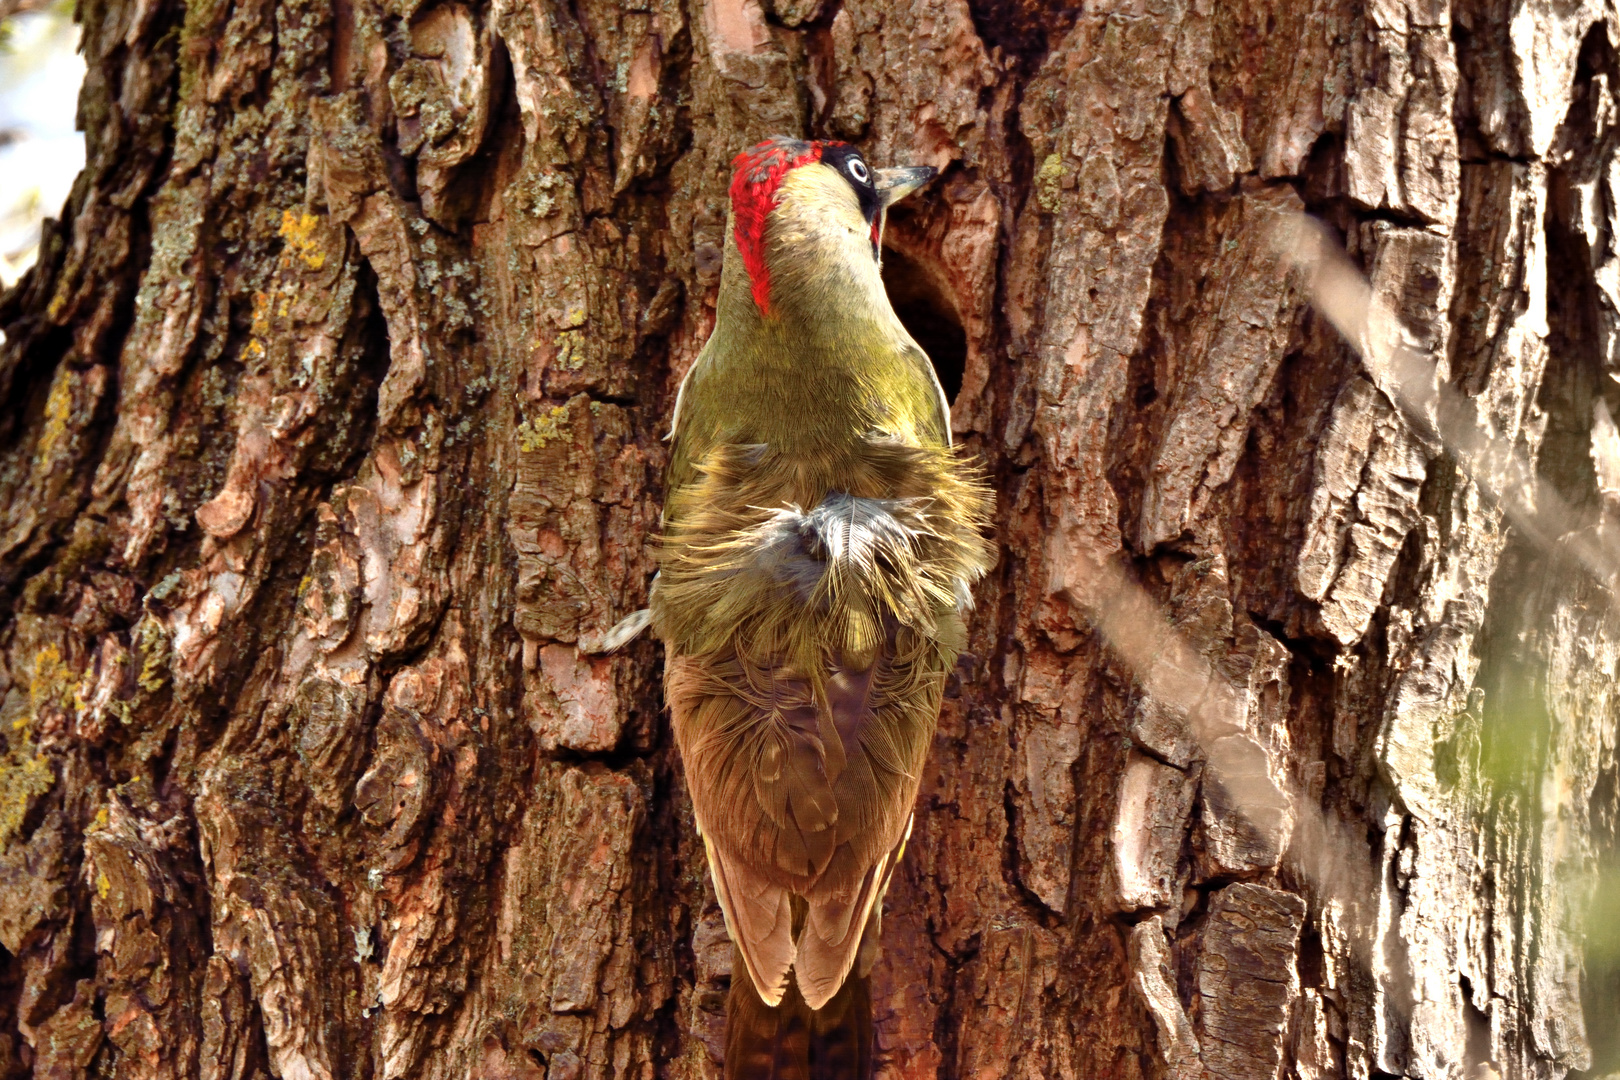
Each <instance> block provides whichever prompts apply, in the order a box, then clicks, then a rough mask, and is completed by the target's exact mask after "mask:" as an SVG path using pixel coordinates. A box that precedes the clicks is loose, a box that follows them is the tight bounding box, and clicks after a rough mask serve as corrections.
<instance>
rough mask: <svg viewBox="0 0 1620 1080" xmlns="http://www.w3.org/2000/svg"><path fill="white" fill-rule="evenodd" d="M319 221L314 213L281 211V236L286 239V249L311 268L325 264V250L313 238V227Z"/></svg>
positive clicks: (317, 267)
mask: <svg viewBox="0 0 1620 1080" xmlns="http://www.w3.org/2000/svg"><path fill="white" fill-rule="evenodd" d="M320 223H321V219H320V218H318V217H316V216H315V215H314V214H310V213H303V214H295V213H293V212H292V211H291V210H283V211H282V212H281V238H282V239H283V240H285V241H287V250H288V251H289V252H291V253H292V254H293V255H294V256H295V257H297V258H298V259H299V260H301V261H302V262H303V264H304V265H305V266H307V267H309V268H310V269H311V270H319V269H320V268H321V267H323V266H325V265H326V252H324V251H322V250H321V248H320V245H319V244H318V243H317V242H316V240H315V228H316V226H318V225H320Z"/></svg>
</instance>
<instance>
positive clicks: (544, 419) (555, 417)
mask: <svg viewBox="0 0 1620 1080" xmlns="http://www.w3.org/2000/svg"><path fill="white" fill-rule="evenodd" d="M567 416H568V406H566V405H558V406H556V407H555V408H553V409H552V410H551V411H550V412H548V413H546V414H545V415H544V416H539V417H535V418H534V419H532V420H525V421H523V423H521V424H519V425H518V429H517V435H518V448H519V449H521V450H522V451H523V452H524V453H525V454H532V453H534V452H535V451H536V450H538V449H540V448H541V447H542V446H544V445H546V443H548V442H550V441H551V440H552V439H555V438H556V437H557V436H558V435H560V434H562V422H563V420H564V418H566V417H567Z"/></svg>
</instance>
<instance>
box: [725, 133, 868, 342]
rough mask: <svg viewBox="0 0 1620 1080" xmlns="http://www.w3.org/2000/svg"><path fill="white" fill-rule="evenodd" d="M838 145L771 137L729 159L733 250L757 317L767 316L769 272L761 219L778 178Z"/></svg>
mask: <svg viewBox="0 0 1620 1080" xmlns="http://www.w3.org/2000/svg"><path fill="white" fill-rule="evenodd" d="M836 145H842V144H840V143H824V142H805V141H804V140H802V139H790V138H788V137H787V136H785V135H774V136H772V137H771V138H769V139H766V140H765V141H764V142H762V143H759V144H758V145H756V146H753V147H751V148H749V149H747V150H744V151H743V152H742V153H740V154H738V155H737V156H736V157H735V158H733V159H732V162H731V164H732V167H733V168H734V169H735V170H736V171H735V172H734V173H733V174H732V177H731V218H732V223H733V228H732V232H733V234H734V235H735V236H736V238H737V250H738V251H740V252H741V253H742V258H743V266H744V267H746V268H747V269H748V281H749V284H750V286H752V289H753V293H754V303H755V304H758V305H759V310H760V313H761V314H764V315H769V314H770V313H771V272H770V268H769V267H767V266H766V265H765V219H766V218H768V217H769V216H770V213H771V211H772V210H774V209H776V192H777V189H778V188H779V187H780V186H781V184H782V177H784V176H786V175H787V174H788V173H789V172H791V171H792V170H794V169H797V168H798V167H799V166H800V165H809V164H810V163H812V162H816V161H820V160H821V148H822V147H823V146H836Z"/></svg>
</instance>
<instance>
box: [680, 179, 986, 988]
mask: <svg viewBox="0 0 1620 1080" xmlns="http://www.w3.org/2000/svg"><path fill="white" fill-rule="evenodd" d="M729 236H730V229H728V238H729ZM765 236H766V245H765V257H766V263H767V265H768V267H769V270H770V275H771V292H770V296H771V309H770V314H769V315H767V314H765V313H763V312H762V311H761V310H760V307H759V305H758V304H757V303H756V301H755V299H754V296H753V295H752V294H751V292H750V285H751V283H750V279H749V276H748V273H747V271H746V270H745V269H744V268H743V266H742V260H741V257H740V255H739V251H738V248H737V247H736V244H735V243H734V242H728V245H727V251H726V257H725V266H724V270H723V273H722V279H721V288H720V297H719V303H718V310H717V321H716V325H715V329H714V333H713V335H712V337H711V338H710V340H709V342H708V344H707V346H706V347H705V348H704V350H703V353H702V354H701V355H700V357H699V358H698V360H697V362H696V364H695V365H694V367H693V369H692V371H691V373H690V374H689V375H688V377H687V379H686V380H685V382H684V384H683V386H682V389H681V393H680V398H679V402H678V404H677V407H676V417H675V422H674V432H673V439H674V444H673V446H672V448H671V462H670V466H669V470H668V473H667V477H666V480H667V497H666V502H665V506H664V535H663V538H662V542H661V545H660V552H659V564H660V573H659V579H658V581H657V583H656V585H655V588H654V591H653V596H652V600H651V623H652V626H653V629H654V631H655V632H656V633H657V635H658V636H659V637H660V638H661V639H662V640H663V641H664V644H665V648H666V674H665V696H666V700H667V703H668V705H669V708H670V712H671V715H672V720H673V726H674V731H675V736H676V741H677V744H678V746H679V749H680V752H681V758H682V762H683V764H684V768H685V772H686V780H687V787H688V789H689V790H690V792H691V796H692V801H693V806H694V810H695V812H696V817H697V821H698V824H699V828H700V829H701V830H702V832H703V835H704V841H705V844H706V847H707V850H708V854H709V862H710V868H711V871H712V873H713V876H714V880H715V886H716V891H717V892H718V894H719V896H720V900H721V904H722V907H723V908H724V911H725V915H726V922H727V925H728V927H729V928H730V930H731V934H732V939H733V941H734V942H735V943H736V945H737V950H738V954H739V956H740V957H741V959H742V960H743V962H744V965H745V967H746V969H747V974H746V976H745V975H744V972H742V971H736V972H734V973H733V978H734V979H737V978H743V977H748V978H750V979H751V982H752V984H753V986H754V987H755V988H756V989H757V991H758V995H759V998H760V1000H761V1002H762V1003H763V1005H764V1006H768V1007H774V1006H776V1005H777V1004H778V1003H779V1002H780V1001H781V1000H782V997H783V993H784V992H785V990H786V989H787V980H788V978H789V974H788V973H789V969H790V966H791V969H792V971H793V977H794V979H795V981H796V984H797V987H798V990H799V992H800V993H801V994H802V997H803V1001H804V1002H805V1003H806V1004H807V1005H808V1007H809V1008H811V1009H819V1008H821V1007H822V1006H823V1005H825V1004H826V1003H827V1002H828V1001H830V1000H831V999H832V998H833V997H834V995H835V994H836V993H837V992H838V990H839V988H840V986H842V985H843V983H844V981H845V979H846V976H847V975H848V973H849V972H850V970H851V968H852V966H855V965H856V964H857V961H858V960H859V964H860V967H861V968H862V969H863V970H864V968H866V967H869V966H870V962H871V957H872V956H873V955H874V952H875V948H876V935H877V916H878V913H879V911H880V910H881V904H880V901H881V897H882V893H883V890H884V888H885V887H886V886H887V884H888V880H889V876H890V874H891V873H892V872H893V868H894V866H895V864H896V862H897V861H898V859H899V857H900V853H901V851H902V849H903V845H904V840H905V836H906V835H907V833H908V831H909V827H910V819H911V807H912V804H913V802H914V801H915V799H916V794H917V787H918V783H919V781H920V777H921V774H922V769H923V765H924V762H925V758H926V756H927V752H928V748H929V746H930V744H931V742H932V739H933V735H934V728H935V724H936V722H937V719H938V713H939V706H940V700H941V696H942V694H943V691H944V684H945V679H946V676H947V674H948V673H949V672H950V670H951V668H952V666H953V665H954V664H955V660H956V655H957V653H958V651H959V650H960V649H961V647H962V644H963V639H964V628H963V622H962V614H963V612H964V610H965V609H966V608H967V606H968V604H969V603H970V595H971V594H970V589H971V587H972V585H973V583H974V582H975V581H977V580H978V579H979V578H980V577H981V576H982V575H983V574H984V573H985V572H986V571H987V570H988V569H989V567H990V565H991V564H992V563H993V561H994V555H993V551H992V548H991V546H990V544H989V543H988V541H987V540H986V539H985V535H984V533H985V530H986V528H987V522H988V518H989V509H990V495H989V492H988V490H987V488H986V486H985V484H984V482H983V480H982V478H981V477H980V476H979V474H978V472H977V471H976V470H975V469H974V468H973V467H972V466H971V465H969V464H968V463H967V462H966V461H964V459H963V458H962V456H961V455H960V454H959V453H958V452H957V451H956V450H955V449H954V448H953V447H952V446H951V439H950V427H949V417H948V414H947V413H946V411H945V402H944V397H943V395H942V394H941V392H940V389H939V383H938V381H937V379H936V378H935V376H934V372H933V368H932V366H931V365H930V364H929V363H928V359H927V357H926V356H925V355H924V354H923V353H922V350H921V349H919V348H918V347H917V345H916V343H915V342H914V341H913V340H912V339H911V337H910V335H909V334H907V333H906V331H905V329H904V328H903V327H902V326H901V325H900V322H899V320H898V319H897V318H896V317H895V315H894V312H893V310H892V308H891V307H890V305H889V303H888V299H887V296H886V295H885V293H884V291H883V286H882V281H881V279H880V277H879V273H878V266H877V262H876V260H875V258H874V253H873V244H872V238H871V225H870V223H869V222H868V221H867V220H866V219H864V218H863V216H862V211H861V208H860V206H859V204H858V203H857V199H856V195H855V192H854V191H853V190H852V189H851V187H850V185H849V183H848V182H847V181H846V180H844V179H843V177H841V176H840V175H839V174H838V173H837V172H835V171H834V170H833V169H832V168H830V167H829V166H827V165H824V164H819V163H816V164H809V165H804V166H802V167H799V168H796V169H794V170H793V171H792V172H790V173H788V174H787V175H786V176H785V178H783V180H782V183H781V188H780V195H779V199H778V202H777V204H776V208H775V209H774V210H773V211H772V212H771V214H770V216H769V218H768V225H767V230H766V234H765ZM795 897H797V898H800V899H797V900H795V899H794V898H795ZM863 943H864V944H863ZM795 1000H797V999H795Z"/></svg>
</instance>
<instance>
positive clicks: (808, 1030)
mask: <svg viewBox="0 0 1620 1080" xmlns="http://www.w3.org/2000/svg"><path fill="white" fill-rule="evenodd" d="M732 970H733V972H734V974H733V975H732V978H731V995H730V996H729V997H728V998H727V999H726V1063H725V1080H870V1078H871V1076H872V993H871V983H870V980H869V979H867V978H865V977H862V976H860V975H857V974H854V973H851V975H850V976H849V978H848V979H846V980H845V981H844V985H843V987H842V989H840V990H839V991H838V993H837V994H836V995H834V997H833V998H832V1000H831V1001H829V1002H827V1004H826V1005H825V1006H823V1007H822V1008H820V1009H811V1008H810V1007H809V1006H808V1005H806V1004H805V1003H804V998H803V997H802V996H801V995H800V994H799V988H798V986H797V985H796V984H795V983H794V982H793V981H791V980H790V981H789V983H788V989H787V993H786V994H785V995H783V998H782V1004H780V1005H778V1006H777V1007H776V1008H774V1009H773V1008H771V1007H770V1006H769V1005H766V1004H765V1003H764V1002H763V1001H761V1000H760V998H759V995H758V994H757V993H755V992H754V985H753V983H752V982H750V981H749V979H748V974H747V971H746V969H745V968H744V967H743V965H742V963H741V961H740V960H739V961H737V963H736V964H735V965H734V967H733V968H732Z"/></svg>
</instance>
